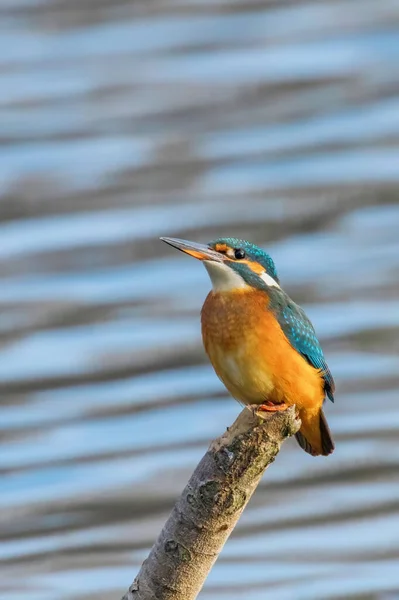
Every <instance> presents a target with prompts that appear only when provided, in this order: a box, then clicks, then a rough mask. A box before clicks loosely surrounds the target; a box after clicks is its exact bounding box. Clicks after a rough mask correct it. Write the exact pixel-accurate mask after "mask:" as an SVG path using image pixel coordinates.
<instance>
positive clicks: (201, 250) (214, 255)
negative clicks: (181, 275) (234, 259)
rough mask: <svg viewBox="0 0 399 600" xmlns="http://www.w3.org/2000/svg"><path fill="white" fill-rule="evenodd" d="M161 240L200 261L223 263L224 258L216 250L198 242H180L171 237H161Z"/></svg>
mask: <svg viewBox="0 0 399 600" xmlns="http://www.w3.org/2000/svg"><path fill="white" fill-rule="evenodd" d="M159 239H160V240H162V241H163V242H166V243H167V244H169V245H170V246H173V247H174V248H177V249H178V250H181V251H182V252H185V253H186V254H189V255H190V256H194V258H198V259H199V260H213V261H216V262H222V261H223V256H222V255H221V254H219V252H215V250H213V249H212V248H209V246H207V245H206V244H197V243H196V242H189V241H187V240H179V239H177V238H170V237H161V238H159Z"/></svg>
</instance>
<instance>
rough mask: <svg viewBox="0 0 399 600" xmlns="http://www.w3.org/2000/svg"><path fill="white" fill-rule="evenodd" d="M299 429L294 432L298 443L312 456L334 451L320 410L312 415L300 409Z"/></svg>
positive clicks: (324, 454) (332, 442) (326, 454)
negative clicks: (300, 423) (300, 422)
mask: <svg viewBox="0 0 399 600" xmlns="http://www.w3.org/2000/svg"><path fill="white" fill-rule="evenodd" d="M299 417H300V419H301V421H302V425H301V429H300V430H299V431H298V433H296V434H295V437H296V439H297V442H298V444H299V445H300V447H301V448H303V449H304V450H305V452H307V453H308V454H311V455H312V456H320V455H322V456H328V455H329V454H331V453H332V452H334V448H335V445H334V441H333V439H332V436H331V432H330V428H329V427H328V424H327V421H326V418H325V416H324V413H323V411H322V410H320V412H319V413H318V414H315V415H312V414H309V413H307V412H306V411H301V412H300V413H299Z"/></svg>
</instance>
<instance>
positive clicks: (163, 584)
mask: <svg viewBox="0 0 399 600" xmlns="http://www.w3.org/2000/svg"><path fill="white" fill-rule="evenodd" d="M263 415H265V416H263ZM299 427H300V422H299V420H298V419H297V418H296V417H295V407H291V408H289V409H288V410H286V411H284V412H277V413H262V417H260V416H259V415H255V414H254V412H253V411H251V410H248V409H247V408H244V410H243V411H242V412H241V413H240V415H239V416H238V418H237V419H236V421H235V422H234V423H233V425H232V426H231V427H230V428H228V429H227V431H226V433H224V434H223V435H222V436H221V437H219V438H217V439H216V440H214V441H213V442H212V444H211V445H210V447H209V449H208V451H207V453H206V454H205V456H204V457H203V458H202V460H201V462H200V463H199V465H198V466H197V468H196V469H195V471H194V473H193V475H192V476H191V479H190V481H189V482H188V484H187V486H186V487H185V489H184V490H183V493H182V495H181V496H180V498H179V499H178V501H177V502H176V504H175V507H174V508H173V510H172V513H171V514H170V516H169V518H168V520H167V521H166V523H165V526H164V528H163V529H162V531H161V533H160V535H159V537H158V540H157V541H156V542H155V544H154V546H153V547H152V549H151V552H150V554H149V556H148V558H147V559H146V560H145V561H144V563H143V564H142V566H141V569H140V572H139V574H138V575H137V577H136V579H135V580H134V582H133V583H132V585H131V586H130V588H129V590H128V592H127V593H126V594H125V595H124V596H123V598H122V600H194V599H195V598H196V597H197V595H198V593H199V592H200V590H201V588H202V586H203V584H204V582H205V579H206V577H207V575H208V573H209V571H210V570H211V568H212V566H213V564H214V562H215V561H216V559H217V557H218V555H219V553H220V551H221V550H222V548H223V546H224V544H225V542H226V540H227V538H228V537H229V535H230V533H231V532H232V530H233V529H234V527H235V525H236V523H237V521H238V519H239V517H240V515H241V513H242V511H243V510H244V508H245V506H246V505H247V503H248V501H249V499H250V498H251V496H252V494H253V492H254V491H255V489H256V486H257V485H258V483H259V481H260V479H261V477H262V475H263V473H264V471H265V469H266V468H267V467H268V465H270V463H272V462H273V461H274V459H275V457H276V455H277V454H278V451H279V449H280V446H281V443H282V442H283V441H284V439H286V438H287V437H289V436H291V435H293V434H294V433H296V432H297V431H298V429H299Z"/></svg>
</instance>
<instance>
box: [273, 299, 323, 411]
mask: <svg viewBox="0 0 399 600" xmlns="http://www.w3.org/2000/svg"><path fill="white" fill-rule="evenodd" d="M270 300H271V303H270V307H271V308H272V310H273V311H274V313H275V315H276V318H277V320H278V322H279V324H280V327H281V329H282V330H283V332H284V334H285V335H286V337H287V338H288V341H289V342H290V344H291V345H292V346H293V347H294V348H295V350H297V352H299V353H300V354H301V355H302V356H303V357H304V358H305V359H306V360H307V361H308V363H309V364H311V365H312V366H313V367H315V369H320V371H321V373H322V376H323V379H324V390H325V393H326V394H327V396H328V398H329V399H330V400H331V402H334V391H335V384H334V379H333V376H332V375H331V372H330V369H329V368H328V366H327V363H326V360H325V358H324V354H323V350H322V348H321V346H320V342H319V340H318V339H317V337H316V333H315V330H314V327H313V325H312V323H311V322H310V321H309V319H308V317H307V316H306V314H305V312H304V311H303V310H302V308H301V307H300V306H298V305H297V304H295V302H293V301H292V300H291V299H290V298H289V296H287V294H286V293H285V292H283V291H282V290H272V291H271V297H270Z"/></svg>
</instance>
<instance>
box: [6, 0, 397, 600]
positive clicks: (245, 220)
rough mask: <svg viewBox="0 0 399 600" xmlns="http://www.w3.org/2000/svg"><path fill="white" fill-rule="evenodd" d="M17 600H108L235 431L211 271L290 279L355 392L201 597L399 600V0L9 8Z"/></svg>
mask: <svg viewBox="0 0 399 600" xmlns="http://www.w3.org/2000/svg"><path fill="white" fill-rule="evenodd" d="M0 24H1V25H0V27H1V35H0V48H1V53H0V90H1V93H0V139H1V145H0V219H1V222H0V276H1V283H0V305H1V306H0V436H1V437H0V470H1V473H0V474H1V478H0V506H1V510H0V538H1V543H0V597H1V599H2V600H22V599H25V598H27V597H28V596H29V599H30V600H88V599H89V598H90V599H93V598H96V600H108V599H111V598H118V597H120V595H121V594H122V592H123V591H124V590H125V589H126V588H127V586H128V585H129V584H130V583H131V581H132V580H133V578H134V575H135V573H136V572H137V570H138V568H139V565H140V564H141V561H142V560H143V558H144V557H145V556H146V554H147V552H148V549H149V547H150V546H151V544H152V542H153V540H154V539H155V537H156V535H157V533H158V531H159V530H160V528H161V526H162V524H163V522H164V520H165V518H166V517H167V515H168V512H169V510H170V508H171V506H172V505H173V503H174V500H175V498H176V496H177V495H178V494H179V491H180V490H181V489H182V487H183V486H184V484H185V483H186V480H187V478H188V477H189V475H190V473H191V471H192V469H193V468H194V466H195V465H196V463H197V461H198V460H199V458H200V457H201V456H202V454H203V453H204V451H205V450H206V448H207V446H208V443H209V441H210V440H211V439H212V437H214V436H216V435H218V434H220V433H221V432H222V431H223V430H224V428H225V427H226V426H227V425H228V424H229V423H230V422H231V421H232V420H233V419H234V418H235V416H236V415H237V413H238V411H239V410H240V409H239V406H238V404H236V403H235V402H234V401H233V400H231V399H230V398H228V396H227V394H226V392H225V391H224V389H223V387H222V385H221V384H220V383H219V381H218V380H217V378H216V376H215V375H214V373H213V371H212V369H211V367H210V366H209V364H208V362H207V360H206V358H205V356H204V352H203V350H202V345H201V341H200V327H199V311H200V307H201V305H202V301H203V299H204V297H205V295H206V293H207V291H208V289H209V282H208V279H207V275H206V273H205V270H204V269H203V268H202V267H201V265H200V264H198V263H196V262H195V261H192V260H190V259H189V258H187V257H185V256H183V255H180V254H179V253H177V252H175V251H173V250H172V249H171V248H168V247H166V246H165V245H163V244H162V243H161V242H159V241H158V239H157V238H158V236H159V235H168V236H177V237H183V238H188V239H194V240H197V241H207V240H209V239H212V238H214V237H218V236H222V235H235V236H239V237H244V238H248V239H250V240H252V241H254V242H256V243H259V244H260V245H262V246H264V247H265V248H267V249H268V250H269V251H270V253H271V254H272V255H273V257H274V258H275V260H276V263H277V267H278V271H279V274H280V277H281V280H282V282H283V285H284V287H285V288H286V289H287V290H288V292H289V293H290V294H291V295H292V296H293V298H294V299H295V300H297V301H298V302H299V303H301V304H303V305H304V306H305V308H306V310H307V311H308V313H309V315H310V316H311V318H312V320H313V322H314V324H315V326H316V329H317V331H318V333H319V335H320V338H321V341H322V343H323V346H324V348H325V351H326V355H327V358H328V362H329V364H330V367H331V369H332V371H333V373H334V375H335V378H336V381H337V385H338V392H337V397H336V404H335V406H332V405H331V406H327V411H328V419H329V422H330V424H331V428H332V430H333V432H334V434H335V438H336V444H337V449H336V452H335V453H334V455H333V456H332V457H330V458H328V459H322V458H321V459H313V458H311V457H309V456H308V455H306V454H305V453H304V452H302V451H301V450H300V449H299V447H298V446H297V445H296V444H295V442H294V441H290V442H288V443H286V444H285V445H284V447H283V450H282V452H281V453H280V455H279V456H278V460H277V461H276V463H275V464H274V465H273V466H272V467H271V468H270V469H269V471H268V472H267V475H266V477H265V479H264V481H263V483H262V484H261V486H260V487H259V489H258V491H257V492H256V495H255V497H254V499H253V501H252V502H251V504H250V506H249V508H248V510H247V511H246V512H245V514H244V515H243V517H242V519H241V521H240V523H239V526H238V527H237V529H236V531H235V532H234V535H233V536H232V538H231V539H230V540H229V542H228V543H227V545H226V547H225V549H224V551H223V553H222V555H221V557H220V559H219V561H218V562H217V564H216V566H215V568H214V570H213V572H212V574H211V576H210V577H209V580H208V581H207V583H206V586H205V588H204V590H203V592H202V593H201V594H200V598H201V599H203V600H223V599H225V600H227V599H228V600H238V599H241V598H243V599H245V600H268V599H273V600H301V599H306V600H312V599H313V600H320V599H324V598H326V599H339V598H340V599H356V600H373V599H379V600H380V599H383V600H388V599H389V600H392V599H394V598H399V562H398V559H399V535H398V532H399V442H398V436H399V398H398V394H399V391H398V387H399V370H398V351H399V336H398V333H399V283H398V281H399V235H398V230H399V203H398V197H399V196H398V192H399V97H398V91H399V68H398V61H399V0H379V1H378V2H376V1H375V0H336V1H334V0H331V1H327V0H326V1H323V2H316V1H314V2H306V1H297V2H293V1H288V0H287V1H285V0H280V1H273V0H247V1H245V2H244V1H241V2H240V1H238V0H112V1H111V0H1V3H0Z"/></svg>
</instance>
